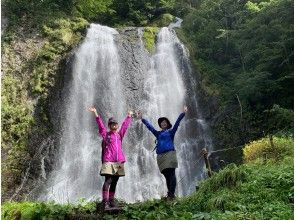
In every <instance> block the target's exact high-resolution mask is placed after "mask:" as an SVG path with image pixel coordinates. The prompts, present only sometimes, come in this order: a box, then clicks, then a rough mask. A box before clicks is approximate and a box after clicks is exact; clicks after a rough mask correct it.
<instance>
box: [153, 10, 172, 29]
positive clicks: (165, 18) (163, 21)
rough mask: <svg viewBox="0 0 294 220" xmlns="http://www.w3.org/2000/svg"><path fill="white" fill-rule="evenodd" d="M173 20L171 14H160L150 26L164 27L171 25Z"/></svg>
mask: <svg viewBox="0 0 294 220" xmlns="http://www.w3.org/2000/svg"><path fill="white" fill-rule="evenodd" d="M174 20H175V17H174V16H173V15H171V14H168V13H166V14H162V15H160V16H159V17H158V18H156V19H155V20H154V21H153V22H152V24H151V26H156V27H166V26H168V25H169V24H170V23H172V22H173V21H174Z"/></svg>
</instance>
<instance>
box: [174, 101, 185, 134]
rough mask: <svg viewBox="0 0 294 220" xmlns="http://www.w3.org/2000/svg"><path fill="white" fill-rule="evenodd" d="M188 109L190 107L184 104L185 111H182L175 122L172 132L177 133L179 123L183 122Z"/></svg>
mask: <svg viewBox="0 0 294 220" xmlns="http://www.w3.org/2000/svg"><path fill="white" fill-rule="evenodd" d="M187 111H188V108H187V107H186V106H184V112H182V113H181V114H180V115H179V117H178V119H177V121H176V123H175V124H174V126H173V128H172V130H171V132H172V133H173V134H175V133H176V132H177V130H178V127H179V125H180V122H181V121H182V119H183V118H184V117H185V114H186V112H187Z"/></svg>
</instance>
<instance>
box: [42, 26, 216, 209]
mask: <svg viewBox="0 0 294 220" xmlns="http://www.w3.org/2000/svg"><path fill="white" fill-rule="evenodd" d="M143 31H144V30H143V28H124V29H119V30H115V29H113V28H109V27H105V26H101V25H98V24H91V26H90V27H89V29H88V32H87V36H86V38H85V40H84V42H83V43H82V44H81V45H80V46H79V48H77V50H76V51H75V54H74V58H73V62H72V64H71V65H72V71H71V80H70V81H68V82H66V83H67V86H66V88H68V89H69V90H68V91H64V92H63V95H62V96H63V99H62V100H63V104H62V106H64V109H63V111H64V115H65V116H64V118H63V120H62V121H61V122H60V123H61V128H62V129H61V138H60V141H59V143H60V145H59V158H56V164H57V165H56V168H55V169H54V170H53V171H52V172H51V173H50V175H46V174H45V173H42V175H43V176H44V179H45V178H46V179H47V183H46V187H44V190H43V192H42V194H41V195H40V197H39V199H40V200H55V201H57V202H60V203H65V202H75V201H77V200H79V199H80V198H86V199H87V200H94V199H98V198H100V197H101V187H102V184H103V181H104V178H103V177H101V176H100V175H99V169H100V167H101V137H100V136H99V135H98V129H97V125H96V122H95V117H94V115H93V114H92V113H90V112H88V111H87V108H88V107H90V106H93V105H94V106H96V108H97V110H98V113H99V114H101V116H102V118H103V120H104V123H105V124H106V121H107V119H108V118H109V117H115V118H117V120H119V122H120V123H121V122H122V121H123V119H124V118H125V117H126V115H127V111H128V110H129V109H132V110H135V111H138V110H142V111H143V113H144V117H145V118H146V119H148V120H149V121H151V122H152V124H153V125H154V127H156V128H157V129H159V127H158V125H157V119H158V118H159V117H161V116H166V117H168V118H169V119H170V120H171V122H172V123H174V122H175V120H176V119H177V117H178V115H179V114H180V113H181V112H182V110H183V106H184V104H186V105H187V106H188V107H189V112H188V113H187V115H186V117H185V118H184V120H183V121H182V123H181V126H180V128H179V130H178V132H177V134H176V137H175V145H176V150H177V155H178V160H179V168H178V169H177V173H176V174H177V178H178V184H177V195H179V196H183V195H187V194H189V193H191V192H193V191H195V184H196V181H197V180H199V179H201V178H203V161H200V162H199V163H197V160H198V159H199V158H200V151H201V149H202V148H203V147H205V146H206V147H208V148H211V147H212V141H211V139H210V135H209V127H208V125H207V124H206V122H205V120H204V119H203V118H202V113H201V110H200V108H199V105H198V101H197V93H196V89H197V86H196V81H195V78H194V76H193V72H192V70H191V67H190V64H189V55H188V51H187V50H186V49H185V47H184V45H183V44H182V43H181V42H180V41H179V39H178V38H177V36H176V34H175V32H174V30H173V29H171V28H167V27H164V28H161V29H160V31H159V33H158V36H157V44H156V52H155V53H154V54H149V53H148V51H147V50H146V49H145V47H144V43H143V40H142V33H143ZM154 141H155V137H154V136H152V134H151V133H150V132H149V131H148V130H147V129H146V127H145V126H143V124H142V123H141V121H140V120H139V119H137V118H134V119H133V122H132V125H131V126H130V128H129V129H128V131H127V134H126V136H125V138H124V140H123V148H124V152H125V155H126V158H127V162H126V165H125V168H126V176H125V177H123V178H120V180H119V182H118V186H117V197H118V198H120V199H123V200H125V201H127V202H135V201H143V200H147V199H151V198H160V197H162V196H164V195H165V194H166V189H165V180H164V178H163V176H162V175H161V174H160V172H159V170H158V167H157V164H156V153H155V152H154V151H153V149H154V146H155V143H154ZM43 160H44V158H43ZM42 165H43V166H44V163H42ZM44 169H45V168H44Z"/></svg>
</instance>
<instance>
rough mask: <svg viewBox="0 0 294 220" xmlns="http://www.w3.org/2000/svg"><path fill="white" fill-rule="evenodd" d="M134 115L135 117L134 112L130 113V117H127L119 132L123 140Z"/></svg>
mask: <svg viewBox="0 0 294 220" xmlns="http://www.w3.org/2000/svg"><path fill="white" fill-rule="evenodd" d="M132 115H133V112H132V111H129V112H128V116H127V117H126V119H125V120H124V122H123V123H122V125H121V128H120V130H119V132H118V133H119V134H120V136H121V138H123V137H124V136H125V133H126V131H127V129H128V127H129V125H130V124H131V122H132Z"/></svg>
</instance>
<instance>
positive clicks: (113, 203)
mask: <svg viewBox="0 0 294 220" xmlns="http://www.w3.org/2000/svg"><path fill="white" fill-rule="evenodd" d="M109 206H110V207H111V208H113V207H118V204H117V202H116V201H115V199H109Z"/></svg>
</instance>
